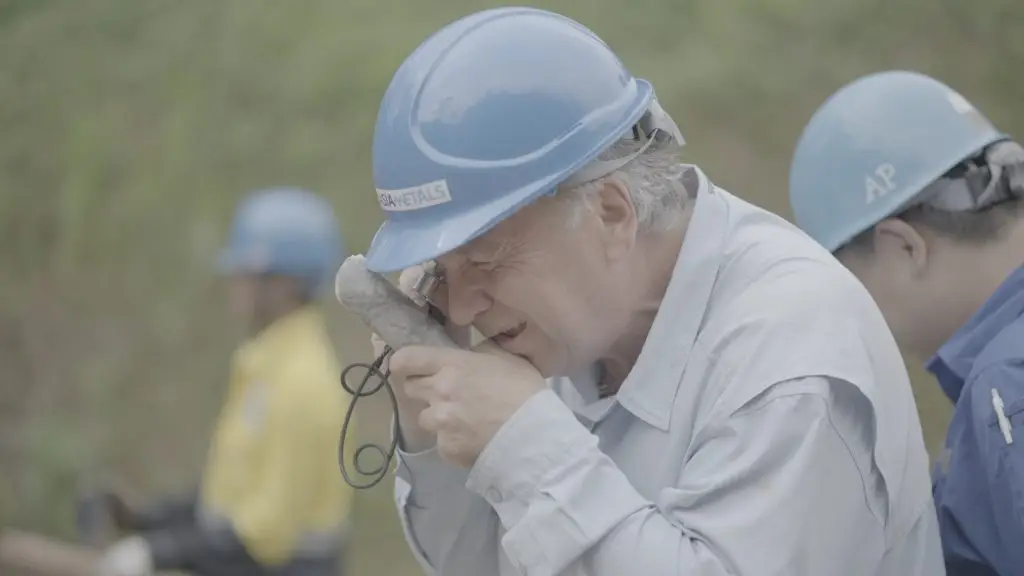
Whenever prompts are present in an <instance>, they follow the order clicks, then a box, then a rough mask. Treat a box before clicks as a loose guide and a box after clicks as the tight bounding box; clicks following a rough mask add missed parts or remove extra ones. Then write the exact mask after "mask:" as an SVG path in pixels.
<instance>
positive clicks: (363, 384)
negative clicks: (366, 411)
mask: <svg viewBox="0 0 1024 576" xmlns="http://www.w3.org/2000/svg"><path fill="white" fill-rule="evenodd" d="M392 352H394V350H393V349H392V348H391V346H385V347H384V351H383V352H381V354H380V356H378V357H377V359H376V360H374V361H373V363H371V364H366V363H365V362H356V363H353V364H349V365H348V366H346V367H345V369H344V370H343V371H342V372H341V387H342V388H344V389H345V392H348V393H349V394H351V395H352V401H351V402H350V403H349V405H348V411H346V413H345V421H344V423H343V424H342V426H341V439H340V441H339V443H338V467H339V468H340V469H341V475H342V477H343V478H344V479H345V483H346V484H348V485H349V486H351V487H353V488H355V489H356V490H362V489H365V488H372V487H374V486H376V485H377V484H378V483H380V481H381V480H383V479H384V477H385V476H387V473H388V469H389V468H390V467H391V461H392V460H394V458H395V450H396V449H397V448H398V434H399V430H398V400H397V399H396V398H395V391H394V390H393V389H392V388H391V383H390V382H388V376H389V375H390V374H391V371H390V370H385V371H383V372H381V367H382V366H383V365H384V362H385V361H386V360H387V359H388V357H389V356H391V353H392ZM353 369H358V370H356V372H355V374H360V373H362V372H361V371H362V370H365V371H366V373H365V374H364V375H363V376H362V379H361V380H360V381H359V384H358V385H357V386H352V385H351V384H350V383H349V376H351V375H352V374H353ZM374 379H376V382H374ZM371 383H372V384H371ZM381 388H383V389H385V390H387V393H388V397H389V399H390V400H391V412H392V415H393V416H392V421H393V424H394V430H392V433H391V445H390V446H389V447H388V448H387V449H386V450H385V449H384V448H382V447H381V446H379V445H377V444H373V443H369V442H368V443H366V444H363V445H361V446H359V447H358V448H356V452H355V454H353V455H352V467H353V468H354V469H355V472H356V473H357V474H359V475H360V476H369V477H371V478H370V480H368V481H367V482H365V483H358V482H356V481H354V480H353V479H352V477H351V476H349V472H348V469H347V466H346V459H345V444H346V442H345V438H346V437H347V436H348V433H349V426H350V425H351V423H352V414H353V413H354V412H355V408H356V403H357V402H358V401H359V399H360V398H365V397H367V396H373V395H374V394H376V393H377V392H379V391H380V390H381ZM367 450H369V451H372V452H375V453H377V454H378V455H379V459H380V464H378V465H377V466H376V467H372V466H364V465H363V464H362V463H361V460H360V458H361V457H363V456H364V455H365V453H366V451H367ZM374 460H376V459H374ZM363 461H365V459H363Z"/></svg>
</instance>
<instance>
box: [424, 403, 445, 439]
mask: <svg viewBox="0 0 1024 576" xmlns="http://www.w3.org/2000/svg"><path fill="white" fill-rule="evenodd" d="M449 410H450V407H449V406H448V404H444V403H441V404H435V405H431V406H428V407H427V408H424V409H423V411H422V412H420V416H419V419H418V421H417V423H418V424H419V425H420V428H422V429H423V430H426V431H427V432H431V433H434V434H437V433H438V432H439V431H440V430H441V429H442V428H443V427H444V424H445V422H447V420H448V416H447V414H448V412H449Z"/></svg>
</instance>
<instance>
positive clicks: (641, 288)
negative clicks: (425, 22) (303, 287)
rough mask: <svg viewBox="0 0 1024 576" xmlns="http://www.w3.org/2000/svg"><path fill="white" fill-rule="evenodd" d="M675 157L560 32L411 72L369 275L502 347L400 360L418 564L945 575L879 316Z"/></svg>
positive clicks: (917, 445)
mask: <svg viewBox="0 0 1024 576" xmlns="http://www.w3.org/2000/svg"><path fill="white" fill-rule="evenodd" d="M495 71H500V72H495ZM682 145H683V139H682V136H681V134H680V133H679V130H678V128H677V127H676V125H675V123H674V122H673V121H672V119H671V118H670V117H669V116H668V115H667V114H666V113H665V112H664V111H663V110H662V109H661V108H660V106H659V105H658V103H657V100H656V99H655V95H654V91H653V88H652V87H651V85H650V84H649V83H648V82H646V81H644V80H642V79H639V78H635V77H634V76H633V75H632V74H630V72H629V71H628V70H627V69H626V68H625V67H624V66H623V64H622V62H621V61H620V60H619V59H618V58H617V57H616V55H615V54H614V53H613V52H612V51H611V50H610V48H609V47H608V46H607V45H606V44H605V43H604V42H603V41H601V40H600V39H599V38H598V37H597V36H595V35H594V34H593V33H592V32H591V31H589V30H588V29H586V28H585V27H583V26H582V25H580V24H579V23H577V22H575V21H573V20H570V19H568V18H565V17H563V16H560V15H558V14H555V13H552V12H548V11H543V10H537V9H530V8H503V9H495V10H485V11H482V12H478V13H475V14H472V15H469V16H467V17H464V18H462V19H460V20H458V21H456V22H454V23H452V24H450V25H448V26H446V27H444V28H443V29H441V30H440V31H439V32H437V33H435V34H433V35H432V36H430V37H429V38H428V39H427V40H425V41H424V42H423V43H422V44H421V45H420V46H419V47H418V48H417V49H416V50H415V51H414V52H413V53H412V55H410V56H409V57H408V58H407V59H406V61H405V62H404V63H403V64H402V65H401V67H400V68H399V69H398V71H397V72H396V74H395V77H394V78H393V80H392V82H391V85H390V87H389V88H388V90H387V92H386V94H385V96H384V99H383V101H382V103H381V107H380V114H379V116H378V119H377V124H376V129H375V134H374V141H373V173H374V180H375V184H376V187H377V194H378V197H379V200H380V204H381V207H382V208H383V210H384V211H385V213H386V216H387V219H386V221H385V223H384V224H383V225H382V227H381V228H380V229H379V231H378V232H377V234H376V236H375V237H374V239H373V242H372V244H371V246H370V249H369V251H368V253H367V263H368V266H369V267H370V268H371V269H372V270H375V271H378V272H392V271H398V270H403V273H402V279H401V285H402V286H403V287H404V288H405V289H406V290H409V289H410V287H411V286H414V285H417V284H418V278H419V275H420V274H422V267H421V265H423V264H424V263H427V265H429V266H431V267H433V266H436V269H435V272H436V273H437V274H438V277H439V278H440V279H441V282H440V283H439V284H438V288H437V290H436V291H435V292H433V293H432V294H431V295H430V296H431V298H432V299H433V303H434V304H435V305H436V306H437V307H438V308H439V309H440V310H441V311H442V312H444V313H445V314H446V315H447V317H448V319H449V320H450V322H449V324H450V327H451V328H452V330H453V334H455V333H457V332H459V331H460V330H464V329H466V328H467V327H470V326H472V327H474V328H476V329H477V330H478V331H479V332H480V333H482V335H483V336H485V337H487V338H488V340H487V341H486V342H485V343H484V344H482V345H479V346H478V347H475V348H474V349H472V350H456V349H438V348H427V347H422V346H408V347H404V348H402V349H399V350H398V351H396V352H394V354H393V355H392V356H391V357H390V361H389V364H390V370H391V375H392V383H393V384H394V385H395V388H396V390H397V392H398V396H399V404H400V405H399V414H398V423H399V428H400V443H401V446H400V448H401V449H400V452H399V460H400V463H399V467H398V470H397V479H396V482H395V496H396V501H397V506H398V510H399V514H400V517H401V519H402V524H403V527H404V529H405V535H406V538H407V540H408V543H409V545H410V547H411V548H412V550H413V552H414V554H415V556H416V557H417V558H418V560H419V561H420V562H421V563H422V565H423V566H424V568H425V569H426V570H427V571H428V572H430V573H433V574H438V575H443V576H481V575H485V574H486V575H503V576H512V575H527V576H552V575H555V574H588V575H591V576H622V575H623V574H643V575H646V576H669V575H677V574H678V575H681V576H712V575H713V576H725V575H726V574H731V575H743V576H755V575H756V576H768V575H779V576H781V575H786V576H823V575H830V574H836V575H838V574H842V575H844V576H853V575H858V576H869V575H886V576H890V575H891V576H897V575H899V576H909V575H917V576H926V575H927V576H936V575H939V576H941V575H942V574H943V573H944V570H943V566H942V556H941V550H940V548H939V540H938V530H937V523H936V518H935V510H934V507H933V505H932V500H931V495H930V492H929V489H928V487H929V480H928V457H927V453H926V450H925V446H924V441H923V438H922V432H921V427H920V423H919V420H918V413H917V409H916V406H915V403H914V398H913V395H912V392H911V388H910V382H909V378H908V376H907V372H906V367H905V365H904V363H903V359H902V357H901V356H900V353H899V349H898V348H897V346H896V342H895V341H894V339H893V337H892V334H891V333H890V331H889V329H888V327H887V326H886V324H885V321H884V318H883V317H882V314H881V313H880V312H879V310H878V307H877V306H876V304H875V303H874V302H873V301H872V299H871V297H870V295H869V294H868V292H867V291H866V290H865V289H864V287H863V286H862V285H861V284H860V283H859V282H857V280H856V278H854V277H853V275H851V274H850V273H849V272H848V271H847V270H845V269H844V268H843V267H842V266H841V265H840V264H839V263H838V262H836V261H835V259H834V258H832V257H831V256H830V255H829V253H828V252H827V251H825V250H823V249H822V248H821V247H820V246H818V245H817V244H816V243H814V242H813V241H811V240H810V239H809V238H807V236H806V235H805V234H803V233H801V232H800V231H799V230H798V229H797V228H796V227H795V226H792V225H791V224H789V223H788V222H786V221H785V220H784V219H783V218H781V217H779V216H776V215H774V214H771V213H769V212H766V211H764V210H762V209H759V208H757V207H755V206H753V205H751V204H749V203H747V202H745V201H743V200H741V199H739V198H737V197H736V196H733V195H732V194H730V193H729V192H727V191H725V190H723V189H721V188H719V187H717V186H715V185H714V184H713V183H712V182H711V180H710V179H709V178H708V177H707V176H706V175H705V174H704V173H703V172H702V171H701V170H700V169H699V168H698V167H696V166H693V165H690V164H685V163H683V162H681V161H680V160H679V149H680V147H681V146H682ZM457 339H459V338H457ZM459 340H461V339H459ZM378 347H380V343H379V342H378Z"/></svg>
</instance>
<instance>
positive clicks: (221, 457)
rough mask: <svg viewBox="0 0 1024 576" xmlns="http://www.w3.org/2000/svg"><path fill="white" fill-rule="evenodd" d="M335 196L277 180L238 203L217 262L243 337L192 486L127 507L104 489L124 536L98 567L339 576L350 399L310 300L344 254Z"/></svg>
mask: <svg viewBox="0 0 1024 576" xmlns="http://www.w3.org/2000/svg"><path fill="white" fill-rule="evenodd" d="M343 250H344V247H343V242H342V238H341V236H340V232H339V227H338V223H337V221H336V219H335V216H334V213H333V211H332V209H331V206H330V204H328V202H327V201H325V200H324V199H323V198H321V197H319V196H317V195H314V194H313V193H311V192H308V191H305V190H301V189H292V188H279V189H269V190H260V191H256V192H254V193H252V194H250V195H249V196H248V197H247V198H245V200H244V201H243V202H242V203H241V205H240V206H239V207H238V209H237V212H236V214H235V218H234V223H233V225H232V228H231V232H230V237H229V239H228V242H227V246H226V247H225V248H224V250H223V252H222V254H221V256H220V259H219V268H220V271H221V272H222V274H224V275H225V276H226V277H227V279H228V282H229V288H230V303H231V305H232V308H233V311H234V312H236V313H237V315H238V316H239V318H240V319H241V320H242V321H243V322H244V323H245V324H246V328H247V329H248V332H249V335H250V337H249V339H248V340H247V341H246V342H244V343H243V344H242V345H241V347H239V348H238V350H237V351H236V352H235V354H234V357H233V359H232V364H231V371H230V378H229V382H228V389H227V394H226V401H225V405H224V407H223V408H222V410H221V413H220V416H219V419H218V421H217V423H216V427H215V430H214V435H213V439H212V442H211V446H210V450H209V454H208V459H207V462H206V467H205V469H204V470H203V475H202V480H201V482H200V484H199V486H198V488H197V489H196V490H195V491H193V492H191V493H188V494H186V495H184V496H181V497H169V498H165V499H160V500H157V501H155V502H150V503H146V504H142V505H131V504H128V503H126V502H125V500H124V499H123V498H121V497H120V496H118V495H117V494H115V493H108V494H107V495H106V500H107V503H108V505H109V507H110V511H111V515H112V517H113V520H114V521H115V524H116V525H117V527H118V528H120V529H121V530H122V531H125V532H128V533H130V534H131V535H129V536H126V537H125V538H123V539H122V540H119V541H118V542H116V543H115V544H113V545H112V546H111V547H110V548H109V549H108V550H107V551H106V553H105V554H104V556H103V558H102V560H101V569H100V571H99V573H100V574H101V575H102V576H143V575H147V574H151V573H152V572H153V571H155V570H184V571H187V572H189V573H191V574H195V575H196V576H203V575H217V576H232V575H246V576H251V575H256V576H258V575H261V574H267V575H270V574H274V575H288V576H320V575H324V576H326V575H335V574H337V573H338V566H339V560H340V555H341V547H342V544H343V541H344V531H345V525H346V523H347V521H348V512H349V508H350V504H351V502H350V501H351V489H350V488H348V487H347V486H344V485H343V484H342V483H341V482H339V481H338V478H337V456H336V454H337V442H338V430H339V429H340V427H341V425H342V420H343V418H344V414H345V410H346V407H347V402H348V399H347V398H346V397H345V395H344V393H343V392H342V391H341V389H340V386H339V384H338V380H337V379H338V373H339V363H338V361H337V358H336V356H335V352H334V349H333V346H332V344H331V341H330V338H329V336H328V333H327V330H326V327H325V323H324V319H323V318H322V315H321V313H320V312H319V311H318V310H317V308H316V305H315V304H314V300H315V298H316V297H317V295H318V292H319V290H320V289H321V288H322V286H323V285H324V283H325V281H328V280H330V278H331V277H332V276H333V273H334V272H335V270H336V269H337V266H338V264H339V263H340V260H341V258H342V256H343Z"/></svg>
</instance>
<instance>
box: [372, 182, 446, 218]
mask: <svg viewBox="0 0 1024 576" xmlns="http://www.w3.org/2000/svg"><path fill="white" fill-rule="evenodd" d="M377 200H378V201H379V202H380V207H381V208H383V209H384V210H386V211H388V212H408V211H410V210H419V209H420V208H428V207H430V206H437V205H438V204H444V203H445V202H451V201H452V193H451V192H450V191H449V190H448V182H447V181H446V180H435V181H434V182H427V183H426V184H420V185H419V186H413V187H412V188H403V189H401V190H381V189H380V188H377Z"/></svg>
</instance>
